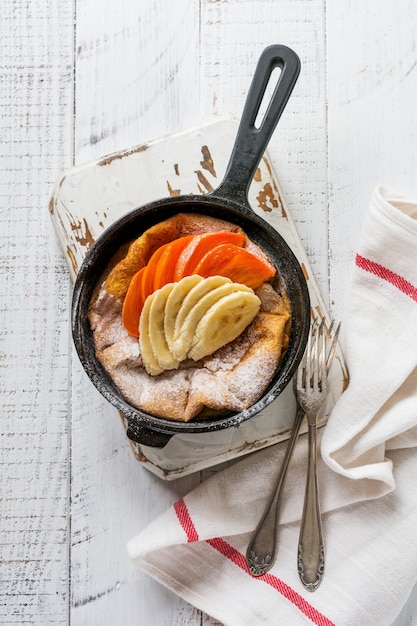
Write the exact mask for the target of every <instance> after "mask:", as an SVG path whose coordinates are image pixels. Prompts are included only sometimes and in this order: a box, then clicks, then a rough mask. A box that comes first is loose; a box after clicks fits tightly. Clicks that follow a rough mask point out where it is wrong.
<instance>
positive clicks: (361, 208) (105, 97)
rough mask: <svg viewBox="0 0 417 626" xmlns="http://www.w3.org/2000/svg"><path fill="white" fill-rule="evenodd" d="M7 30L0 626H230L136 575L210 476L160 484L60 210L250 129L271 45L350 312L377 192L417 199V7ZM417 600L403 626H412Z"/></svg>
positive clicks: (298, 202)
mask: <svg viewBox="0 0 417 626" xmlns="http://www.w3.org/2000/svg"><path fill="white" fill-rule="evenodd" d="M3 4H4V6H3V7H2V9H3V10H2V21H1V27H0V28H1V39H0V46H1V61H0V68H1V70H0V71H1V84H2V89H1V92H0V106H1V116H0V124H1V134H0V162H1V170H2V175H1V177H0V190H1V193H0V206H1V213H0V219H1V237H2V255H1V259H0V272H1V273H0V276H1V280H0V289H1V296H2V308H1V310H2V324H1V332H0V338H1V348H0V349H1V357H2V369H1V372H2V378H1V389H0V392H1V402H2V420H1V429H0V440H1V453H0V464H1V465H0V472H1V481H0V498H1V500H0V537H1V548H0V549H1V553H0V561H1V563H0V623H1V624H2V625H6V626H9V625H10V626H11V625H12V624H13V625H16V624H19V625H22V624H30V625H35V626H44V625H46V624H53V625H54V626H55V625H59V624H66V625H71V626H81V625H83V626H84V625H85V626H87V625H88V626H94V625H97V626H115V625H116V626H118V625H119V624H120V625H123V626H149V625H152V626H203V625H204V626H221V625H219V623H218V622H216V621H215V620H213V619H212V618H210V617H209V616H207V615H201V614H200V612H199V611H197V610H196V609H195V608H193V607H192V606H190V605H188V604H187V603H185V602H183V601H182V600H181V599H179V598H178V597H177V596H175V595H174V594H172V593H171V592H169V591H167V590H166V589H164V588H163V587H161V586H160V585H158V584H157V583H155V582H154V581H153V580H152V579H150V578H149V577H147V576H145V575H144V574H142V573H141V571H140V570H138V569H137V568H136V567H134V566H133V565H132V563H131V562H130V561H129V559H128V557H127V552H126V549H125V546H126V542H127V541H128V540H129V539H130V538H131V537H132V536H133V535H135V534H136V533H137V532H139V531H140V530H141V529H142V528H144V527H145V526H146V525H147V524H148V523H149V522H150V521H152V520H153V519H154V518H155V517H156V516H157V515H159V514H160V513H162V512H163V511H164V510H165V509H166V508H167V507H168V506H169V505H170V504H171V503H172V502H174V501H175V500H176V499H177V498H178V497H181V496H182V495H184V494H185V493H187V492H188V491H189V490H190V489H191V488H192V487H193V486H195V485H196V484H197V483H198V482H199V481H200V480H201V479H204V478H205V477H206V476H207V475H209V474H210V473H211V472H212V471H214V470H207V471H205V472H203V473H202V475H201V476H200V475H194V476H190V477H187V478H184V479H181V480H178V481H175V482H173V483H166V482H164V481H161V480H160V479H158V478H157V477H155V476H154V475H152V474H150V473H149V472H147V471H146V470H145V469H144V468H143V467H141V466H140V464H138V462H137V461H136V460H135V459H134V457H133V455H132V453H131V450H130V446H129V443H128V442H127V440H126V437H125V435H124V431H123V428H122V425H121V423H120V420H119V418H118V415H117V414H116V413H115V411H114V410H113V409H112V408H111V407H110V406H109V405H108V404H107V403H106V402H105V401H104V400H103V399H102V398H101V397H100V396H99V394H98V393H97V392H96V391H95V390H94V389H93V388H92V385H91V384H90V382H89V381H88V379H87V377H86V376H85V374H84V372H83V371H82V370H81V367H80V365H79V363H78V359H77V357H76V355H75V352H74V350H73V348H72V340H71V335H70V324H69V309H70V298H71V285H70V281H69V276H68V270H67V267H66V264H65V260H64V258H63V255H62V252H61V249H60V246H59V243H58V241H57V239H56V237H55V233H54V231H53V228H52V224H51V221H50V217H49V215H48V202H49V196H50V193H51V190H52V186H53V183H54V181H55V180H56V178H57V176H58V175H59V173H60V172H61V171H62V170H63V169H65V168H67V167H69V166H70V165H72V164H81V163H84V162H87V161H89V160H91V159H95V158H98V157H100V156H102V155H105V154H108V153H110V152H113V151H115V150H119V149H125V148H129V147H130V146H133V145H137V144H139V143H143V142H146V141H149V140H151V139H154V138H157V137H161V136H163V135H165V134H167V133H172V132H174V131H177V130H181V129H182V128H185V127H188V126H190V125H193V124H198V123H200V122H202V121H205V120H206V119H207V118H210V117H212V116H213V115H223V114H232V115H234V116H236V117H239V115H240V113H241V110H242V106H243V103H244V99H245V96H246V93H247V88H248V86H249V83H250V80H251V77H252V74H253V70H254V67H255V64H256V61H257V59H258V56H259V54H260V52H261V51H262V49H263V48H264V47H265V46H266V45H268V44H270V43H284V44H287V45H289V46H290V47H292V48H293V49H294V50H295V51H296V52H297V53H298V54H299V56H300V58H301V62H302V72H301V75H300V79H299V81H298V83H297V86H296V89H295V91H294V94H293V96H292V98H291V100H290V102H289V104H288V107H287V109H286V111H285V112H284V115H283V117H282V119H281V121H280V123H279V126H278V128H277V131H276V133H275V134H274V137H273V139H272V141H271V143H270V145H269V153H270V155H271V157H272V161H273V164H274V167H275V169H276V171H277V172H278V175H279V180H280V183H281V185H282V187H283V190H284V193H285V196H286V199H287V202H288V205H289V207H290V211H291V214H292V216H293V218H294V220H295V222H296V225H297V229H298V232H299V233H300V236H301V238H302V241H303V243H304V246H305V249H306V251H307V253H308V256H309V259H310V262H311V264H312V267H313V270H314V273H315V275H316V278H317V280H318V282H319V285H320V287H321V289H322V293H323V296H324V298H325V299H326V301H327V302H329V304H330V308H331V310H332V311H333V313H334V314H335V316H336V317H337V318H338V319H342V320H343V319H344V318H345V315H346V306H347V303H346V300H347V292H348V286H349V278H350V275H351V270H352V260H353V255H354V253H355V249H356V246H357V241H358V237H359V234H360V229H361V224H362V220H363V216H364V213H365V211H366V208H367V205H368V202H369V198H370V194H371V192H372V189H373V188H374V186H375V185H376V184H378V183H380V182H384V183H386V184H389V185H391V186H393V187H394V188H396V189H398V191H401V192H403V193H410V194H414V195H416V191H417V183H416V177H415V171H416V158H417V157H416V154H417V151H416V145H417V141H416V139H417V138H416V136H415V135H416V132H417V131H416V124H415V103H416V96H417V53H416V47H417V46H416V43H417V28H416V27H417V6H416V5H415V3H414V2H412V1H411V0H397V1H396V2H395V3H394V2H392V0H383V1H382V2H380V1H379V0H369V2H361V1H360V0H347V1H345V2H343V3H341V2H340V3H336V2H326V0H200V2H195V1H194V0H177V2H175V3H173V2H169V0H162V1H160V2H158V1H157V0H141V1H140V2H138V1H137V0H118V2H116V3H115V2H110V0H102V1H101V2H100V3H97V2H96V0H73V2H67V1H66V0H32V1H31V2H28V1H27V0H15V1H14V2H8V3H3ZM416 598H417V591H415V592H414V594H413V595H412V597H411V598H410V601H409V603H408V604H407V606H405V607H404V609H403V611H402V613H401V615H400V616H399V617H398V619H397V620H396V622H395V626H413V624H417V602H416Z"/></svg>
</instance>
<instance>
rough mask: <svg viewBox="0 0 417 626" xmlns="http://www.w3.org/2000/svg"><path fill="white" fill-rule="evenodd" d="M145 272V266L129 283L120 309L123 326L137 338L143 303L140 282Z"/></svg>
mask: <svg viewBox="0 0 417 626" xmlns="http://www.w3.org/2000/svg"><path fill="white" fill-rule="evenodd" d="M145 270H146V266H145V267H142V268H141V269H140V270H139V271H138V272H136V274H134V276H133V278H132V280H131V281H130V283H129V287H128V290H127V293H126V296H125V299H124V302H123V308H122V321H123V326H124V327H125V328H126V330H127V332H128V333H130V334H131V335H133V336H134V337H139V319H140V314H141V312H142V308H143V303H144V300H143V298H142V281H143V278H144V275H145Z"/></svg>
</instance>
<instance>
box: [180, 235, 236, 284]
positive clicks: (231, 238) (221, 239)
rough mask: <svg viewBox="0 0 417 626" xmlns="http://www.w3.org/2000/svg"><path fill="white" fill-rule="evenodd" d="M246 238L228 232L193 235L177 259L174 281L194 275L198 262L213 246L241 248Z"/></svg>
mask: <svg viewBox="0 0 417 626" xmlns="http://www.w3.org/2000/svg"><path fill="white" fill-rule="evenodd" d="M245 240H246V237H245V235H243V234H242V233H232V232H229V231H216V232H211V233H202V234H201V235H194V236H193V237H192V238H191V241H190V242H189V243H188V245H187V246H185V247H184V249H183V250H182V252H181V254H180V255H179V257H178V260H177V262H176V266H175V280H181V278H183V277H184V276H190V275H191V274H195V273H196V272H195V267H196V265H197V264H198V263H199V262H200V260H201V259H202V258H203V257H204V256H205V255H206V254H207V252H209V251H210V250H212V249H213V248H214V247H215V246H218V245H220V244H223V243H232V244H234V245H236V246H243V245H244V243H245Z"/></svg>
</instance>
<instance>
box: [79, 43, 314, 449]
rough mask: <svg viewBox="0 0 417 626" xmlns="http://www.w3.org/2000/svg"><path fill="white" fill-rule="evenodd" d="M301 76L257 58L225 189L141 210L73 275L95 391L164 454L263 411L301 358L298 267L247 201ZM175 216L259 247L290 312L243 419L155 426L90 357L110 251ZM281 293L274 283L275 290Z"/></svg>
mask: <svg viewBox="0 0 417 626" xmlns="http://www.w3.org/2000/svg"><path fill="white" fill-rule="evenodd" d="M276 67H279V68H281V73H280V77H279V80H278V83H277V85H276V88H275V91H274V93H273V95H272V97H271V99H270V102H269V105H268V108H267V111H266V113H265V114H264V116H263V119H262V123H261V125H260V127H259V128H257V127H255V120H256V117H257V114H258V111H259V108H260V105H261V102H262V99H263V96H264V93H265V90H266V87H267V85H268V82H269V79H270V76H271V73H272V71H273V70H274V69H275V68H276ZM299 71H300V61H299V59H298V56H297V55H296V54H295V53H294V52H293V51H292V50H290V49H289V48H287V47H286V46H281V45H274V46H270V47H268V48H266V49H265V50H264V52H263V53H262V55H261V57H260V59H259V61H258V65H257V67H256V70H255V74H254V77H253V80H252V84H251V86H250V90H249V93H248V96H247V100H246V103H245V107H244V111H243V115H242V119H241V122H240V125H239V129H238V133H237V137H236V141H235V145H234V147H233V151H232V155H231V157H230V161H229V164H228V167H227V171H226V174H225V177H224V179H223V182H222V183H221V184H220V186H219V187H218V188H217V189H216V190H215V191H213V192H212V193H210V194H208V195H205V196H198V195H185V196H177V197H171V198H166V199H162V200H157V201H156V202H150V203H149V204H146V205H145V206H142V207H139V208H137V209H135V210H133V211H132V212H130V213H129V214H127V215H125V216H123V217H122V218H120V219H119V220H118V221H117V222H115V223H114V224H112V225H111V226H110V227H109V228H107V229H106V231H105V232H104V233H103V234H102V235H101V236H100V237H99V238H98V239H97V241H96V242H95V244H94V245H93V246H92V248H91V249H90V250H89V252H88V253H87V256H86V258H85V260H84V262H83V264H82V265H81V268H80V271H79V273H78V276H77V279H76V282H75V287H74V294H73V303H72V332H73V339H74V343H75V347H76V350H77V352H78V355H79V358H80V361H81V363H82V365H83V367H84V369H85V370H86V372H87V374H88V376H89V377H90V379H91V381H92V382H93V384H94V385H95V386H96V387H97V389H98V390H99V391H100V392H101V394H102V395H103V396H104V397H105V398H107V400H108V401H109V402H110V403H111V404H113V405H114V406H115V407H117V409H119V411H121V412H122V413H123V415H124V416H125V418H126V421H127V436H128V437H129V438H130V439H131V440H132V441H136V442H139V443H142V444H145V445H150V446H154V447H163V446H164V445H165V444H166V443H167V442H168V441H169V439H170V438H171V437H172V435H174V434H176V433H203V432H209V431H216V430H220V429H224V428H229V427H231V426H237V425H239V424H240V423H241V422H243V421H244V420H247V419H249V418H251V417H252V416H254V415H255V414H256V413H258V412H259V411H261V410H262V409H264V408H265V407H266V406H268V405H269V404H270V403H271V402H272V401H273V400H275V398H276V397H277V396H278V395H279V394H280V393H281V391H282V390H283V389H284V388H285V387H286V385H287V384H288V383H289V381H290V380H291V378H292V376H293V374H294V372H295V370H296V368H297V366H298V364H299V362H300V360H301V357H302V355H303V352H304V348H305V344H306V341H307V336H308V331H309V320H310V317H309V316H310V301H309V294H308V289H307V285H306V281H305V278H304V275H303V273H302V271H301V268H300V266H299V263H298V261H297V259H296V257H295V256H294V254H293V253H292V251H291V250H290V248H289V247H288V245H287V244H286V243H285V241H284V240H283V239H282V237H281V236H280V235H279V234H278V233H277V231H276V230H275V229H274V228H272V227H271V226H270V225H269V224H268V223H267V222H266V221H264V220H263V219H261V218H260V217H258V216H257V215H256V214H255V213H254V211H253V210H252V209H251V207H250V206H249V203H248V199H247V193H248V189H249V186H250V184H251V182H252V178H253V175H254V173H255V170H256V168H257V166H258V164H259V161H260V159H261V157H262V155H263V153H264V151H265V148H266V146H267V144H268V141H269V139H270V137H271V135H272V133H273V131H274V129H275V126H276V124H277V122H278V120H279V118H280V116H281V113H282V111H283V110H284V108H285V105H286V103H287V101H288V98H289V96H290V94H291V91H292V89H293V87H294V85H295V82H296V80H297V77H298V74H299ZM180 212H192V213H202V214H204V215H210V216H213V217H216V218H219V219H224V220H227V221H230V222H233V223H235V224H238V225H239V226H241V227H242V228H243V230H244V231H245V232H246V233H247V235H248V236H249V238H250V239H252V241H254V242H255V243H257V244H258V245H260V246H261V248H263V249H264V250H265V251H266V252H267V254H268V255H269V257H270V258H271V260H272V261H273V262H274V264H275V266H276V267H277V269H278V272H277V276H278V275H279V276H280V277H279V278H277V279H276V280H278V281H280V280H281V284H282V281H283V282H284V286H285V289H286V291H287V294H288V296H289V299H290V302H291V306H292V331H291V337H290V343H289V347H288V350H287V352H286V355H285V357H284V359H283V361H282V362H281V364H280V366H279V368H278V369H277V371H276V373H275V376H274V378H273V380H272V382H271V384H270V385H269V387H268V389H267V390H266V392H265V393H264V394H263V396H262V398H261V399H260V400H258V402H256V403H255V404H254V405H253V406H251V407H250V408H248V409H247V410H245V411H242V412H241V413H237V414H236V413H234V414H228V415H223V416H222V417H216V418H208V419H207V418H206V419H204V420H201V421H198V419H196V420H193V421H192V422H176V421H172V420H166V419H161V418H158V417H155V416H152V415H150V414H149V413H145V412H144V411H141V410H139V409H136V408H134V407H132V406H131V405H130V404H129V403H128V402H126V400H124V399H123V397H122V396H121V394H120V392H119V391H118V390H117V388H116V387H115V385H114V384H113V382H112V380H111V379H110V377H109V376H108V375H107V373H106V372H105V370H104V368H103V367H102V365H101V363H100V362H99V361H98V359H97V357H96V355H95V349H94V340H93V335H92V332H91V329H90V324H89V321H88V317H87V312H88V307H89V303H90V299H91V296H92V292H93V289H94V287H95V285H96V284H97V282H98V281H99V279H100V276H101V274H102V272H103V270H104V269H105V268H106V266H107V264H108V262H109V260H110V259H111V257H112V256H113V254H115V253H116V251H117V250H118V249H119V248H120V247H121V246H122V245H123V244H125V243H126V242H129V241H132V240H133V239H135V238H136V237H138V236H140V235H141V234H142V233H143V232H144V231H145V230H146V229H147V228H149V227H150V226H153V225H154V224H156V223H158V222H161V221H162V220H165V219H167V218H168V217H170V216H172V215H175V214H177V213H180ZM277 286H279V283H278V284H277Z"/></svg>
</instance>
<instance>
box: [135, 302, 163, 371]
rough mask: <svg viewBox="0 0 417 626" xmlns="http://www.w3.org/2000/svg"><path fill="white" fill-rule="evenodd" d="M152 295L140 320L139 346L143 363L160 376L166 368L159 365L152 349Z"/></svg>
mask: <svg viewBox="0 0 417 626" xmlns="http://www.w3.org/2000/svg"><path fill="white" fill-rule="evenodd" d="M152 300H153V298H152V296H149V297H148V298H146V300H145V304H144V305H143V309H142V313H141V315H140V320H139V347H140V355H141V357H142V363H143V366H144V368H145V369H146V371H147V372H148V374H149V375H150V376H158V374H161V373H162V372H163V371H164V369H163V368H162V367H161V366H160V365H159V363H158V361H157V360H156V358H155V355H154V353H153V350H152V344H151V340H150V335H149V312H150V308H151V304H152Z"/></svg>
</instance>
